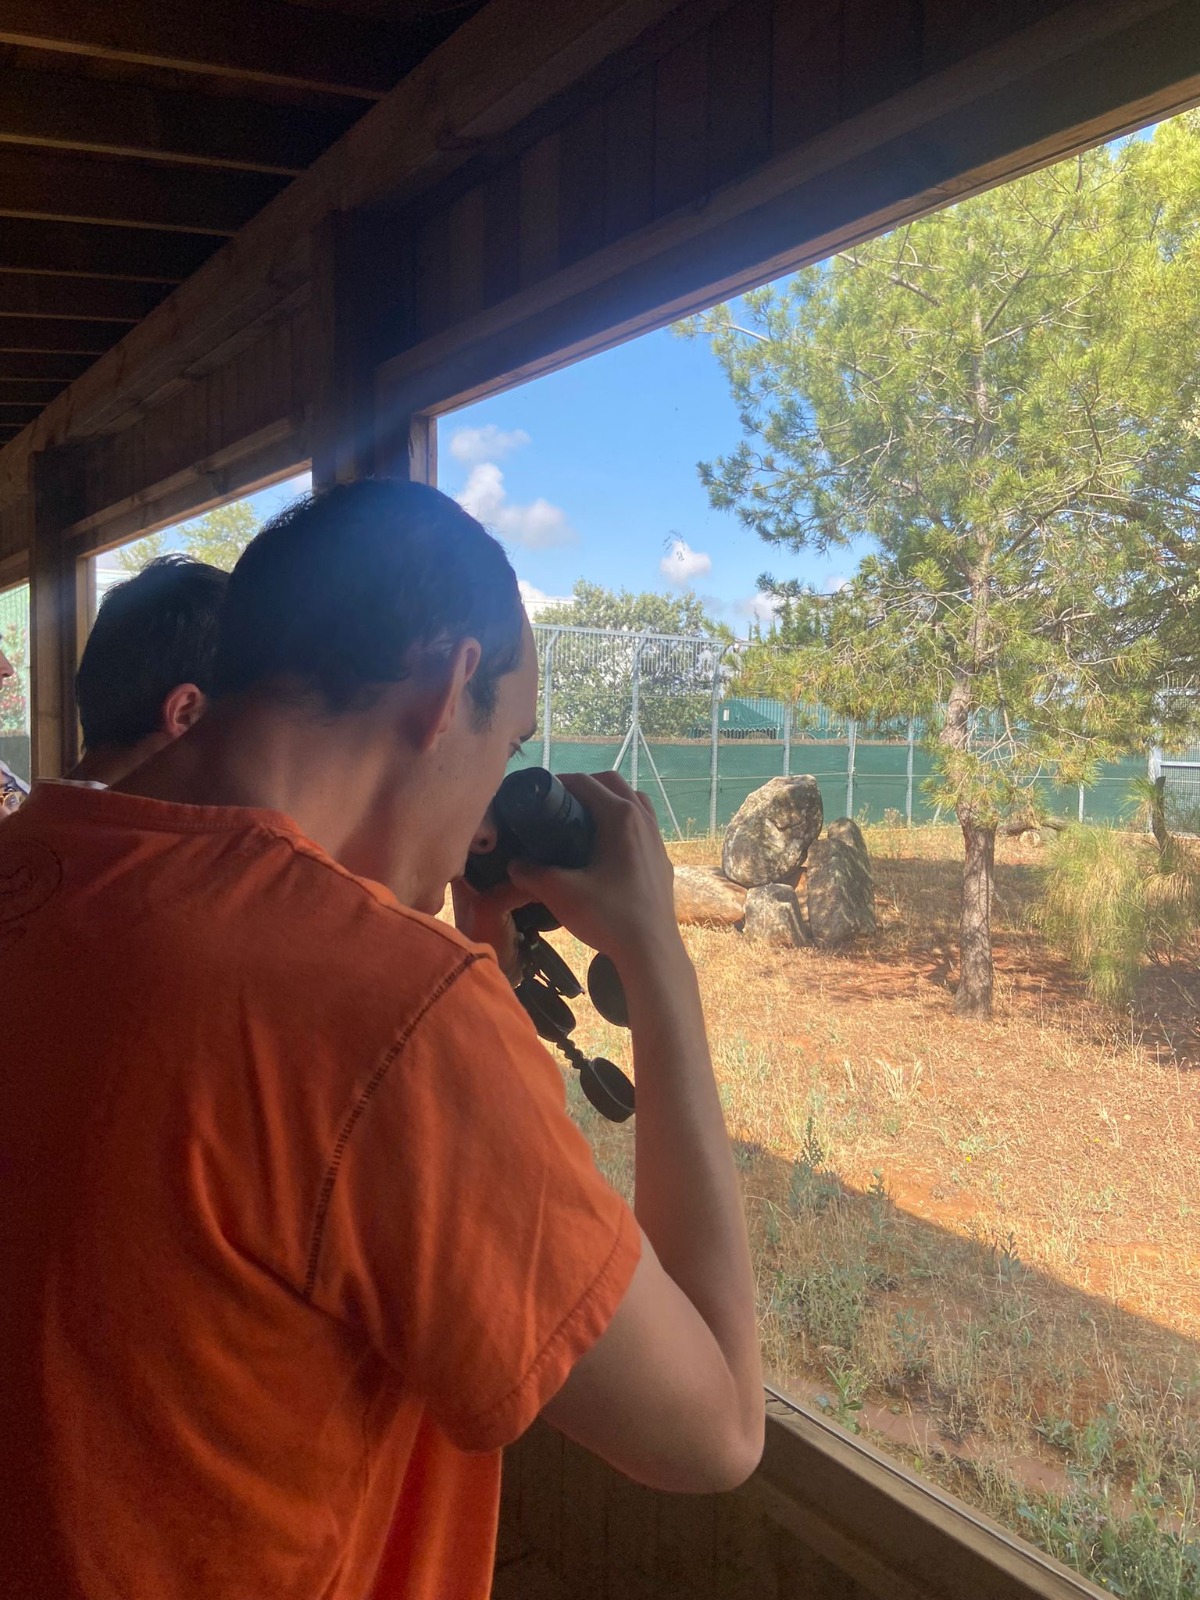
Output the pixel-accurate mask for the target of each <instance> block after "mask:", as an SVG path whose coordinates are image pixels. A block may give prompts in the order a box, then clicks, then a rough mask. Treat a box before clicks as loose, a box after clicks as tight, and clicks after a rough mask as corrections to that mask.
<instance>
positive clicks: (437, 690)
mask: <svg viewBox="0 0 1200 1600" xmlns="http://www.w3.org/2000/svg"><path fill="white" fill-rule="evenodd" d="M482 656H483V647H482V646H481V645H480V643H479V640H478V639H460V640H459V641H458V642H457V644H455V645H454V646H453V648H452V649H451V650H450V651H448V652H447V653H446V654H445V655H440V654H437V655H433V654H431V655H430V656H428V657H426V659H425V662H424V663H423V664H422V666H420V667H419V668H418V670H417V672H416V673H415V674H414V677H415V678H416V679H417V680H418V682H419V685H420V689H421V693H420V695H419V706H420V711H419V717H420V726H419V727H418V728H417V729H416V730H415V732H416V744H417V748H418V749H420V750H432V749H433V747H434V746H435V745H436V744H437V742H438V740H439V739H441V737H442V735H443V734H444V733H446V732H447V731H448V730H449V729H450V728H451V727H452V726H453V725H454V720H455V718H456V717H457V716H458V714H459V708H460V707H461V705H462V702H463V697H464V696H465V695H466V694H467V692H468V686H469V684H470V682H471V679H472V678H473V677H474V676H475V674H476V673H477V672H478V671H479V662H480V660H481V658H482Z"/></svg>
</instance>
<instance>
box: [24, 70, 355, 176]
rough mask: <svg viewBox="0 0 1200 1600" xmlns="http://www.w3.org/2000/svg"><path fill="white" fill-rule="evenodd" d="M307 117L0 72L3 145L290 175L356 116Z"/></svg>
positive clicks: (143, 88)
mask: <svg viewBox="0 0 1200 1600" xmlns="http://www.w3.org/2000/svg"><path fill="white" fill-rule="evenodd" d="M356 104H357V110H355V111H353V112H352V111H350V109H349V103H348V105H347V107H346V108H345V109H340V108H339V109H337V110H328V111H313V110H309V109H306V108H305V107H303V106H276V105H263V104H261V103H260V102H256V101H253V100H242V99H238V98H233V97H229V98H223V99H221V100H215V99H213V98H212V97H211V96H208V95H200V94H186V93H183V92H176V91H172V90H163V89H159V88H151V87H149V86H147V85H145V84H132V83H110V82H108V81H106V80H102V79H98V78H69V79H67V78H64V77H63V75H62V74H61V73H57V72H55V73H51V72H24V71H20V70H14V69H11V68H10V69H7V70H5V71H4V72H3V73H0V145H3V144H15V145H23V146H32V147H35V148H37V147H42V148H46V149H52V150H82V151H89V152H91V153H93V154H96V155H108V156H136V157H138V158H139V159H141V160H145V161H170V162H182V163H186V164H188V165H191V166H201V167H221V168H224V169H226V170H228V171H240V172H271V173H278V174H280V175H281V176H284V177H295V176H296V174H297V173H300V172H303V171H304V169H305V168H306V167H308V166H310V165H311V164H312V163H313V162H314V161H315V160H316V159H317V157H318V156H319V155H320V154H321V151H322V150H324V149H326V148H327V146H329V145H331V144H332V143H333V141H334V140H335V139H337V138H339V137H340V135H341V134H343V133H344V132H345V131H346V129H347V128H348V127H349V125H350V123H351V122H353V120H354V118H355V117H356V116H358V115H359V114H360V113H361V111H362V105H361V103H359V102H356Z"/></svg>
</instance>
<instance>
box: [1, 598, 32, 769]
mask: <svg viewBox="0 0 1200 1600" xmlns="http://www.w3.org/2000/svg"><path fill="white" fill-rule="evenodd" d="M0 651H2V652H3V653H4V656H5V657H6V659H7V660H8V662H9V664H10V665H11V666H12V667H13V668H14V669H15V672H14V675H13V677H12V678H9V679H8V680H6V682H4V683H0V761H3V762H4V763H5V765H6V766H8V767H10V768H11V769H12V770H13V772H15V773H16V774H17V776H18V777H19V778H23V779H24V781H25V782H26V783H28V782H29V779H30V770H29V768H30V761H29V585H28V584H27V583H22V584H18V585H17V586H16V587H15V588H13V589H5V590H4V591H3V592H0Z"/></svg>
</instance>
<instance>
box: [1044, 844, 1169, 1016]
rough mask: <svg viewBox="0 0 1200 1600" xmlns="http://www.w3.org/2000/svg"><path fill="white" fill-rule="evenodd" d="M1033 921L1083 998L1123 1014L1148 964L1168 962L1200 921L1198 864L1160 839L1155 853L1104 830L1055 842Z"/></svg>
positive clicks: (1148, 846)
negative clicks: (1075, 977) (1080, 986)
mask: <svg viewBox="0 0 1200 1600" xmlns="http://www.w3.org/2000/svg"><path fill="white" fill-rule="evenodd" d="M1042 890H1043V896H1042V901H1041V904H1040V905H1039V907H1038V908H1037V910H1036V912H1035V913H1034V915H1035V920H1036V921H1037V923H1038V926H1039V927H1040V928H1041V930H1042V932H1043V933H1044V934H1045V935H1046V937H1047V939H1049V941H1050V942H1051V944H1053V945H1055V946H1056V947H1057V948H1058V949H1059V950H1061V951H1062V953H1063V954H1064V955H1065V956H1066V957H1067V959H1068V960H1069V961H1070V963H1071V965H1072V966H1073V967H1074V968H1075V971H1076V972H1078V973H1079V975H1080V977H1082V978H1086V979H1087V985H1088V991H1089V993H1090V994H1091V995H1092V996H1093V997H1094V998H1095V999H1097V1000H1101V1001H1104V1002H1105V1003H1106V1004H1108V1005H1115V1006H1127V1005H1128V1004H1129V1002H1130V1000H1131V999H1132V998H1133V990H1134V985H1135V983H1136V982H1137V975H1138V972H1139V971H1140V970H1141V968H1142V966H1143V964H1144V963H1145V962H1146V961H1147V960H1153V961H1159V962H1168V961H1171V960H1173V959H1174V958H1175V956H1176V955H1178V954H1179V953H1180V951H1181V950H1182V949H1183V947H1184V946H1186V945H1187V944H1188V943H1189V941H1190V940H1191V939H1192V938H1193V937H1194V935H1195V932H1196V928H1197V922H1198V920H1200V859H1198V857H1197V855H1196V854H1195V853H1194V852H1192V851H1191V850H1190V849H1189V847H1188V846H1186V845H1185V844H1183V843H1181V842H1180V841H1179V840H1177V839H1175V838H1173V837H1172V836H1170V835H1166V836H1165V838H1164V839H1163V842H1162V845H1161V847H1160V848H1155V847H1154V846H1153V845H1152V844H1151V843H1150V842H1149V841H1148V840H1142V839H1139V838H1137V837H1136V836H1131V835H1129V834H1120V833H1116V832H1114V831H1113V830H1112V829H1109V828H1097V827H1074V828H1067V829H1066V830H1064V832H1063V833H1062V834H1060V836H1059V838H1058V841H1057V843H1056V844H1055V845H1054V847H1053V850H1052V851H1051V854H1050V860H1049V863H1048V865H1047V867H1046V869H1045V871H1044V874H1043V884H1042Z"/></svg>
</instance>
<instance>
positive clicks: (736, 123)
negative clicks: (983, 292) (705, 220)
mask: <svg viewBox="0 0 1200 1600" xmlns="http://www.w3.org/2000/svg"><path fill="white" fill-rule="evenodd" d="M1064 3H1065V0H1008V3H1000V0H996V3H994V4H989V5H973V4H970V3H967V0H808V3H803V4H802V3H799V0H734V3H732V4H729V3H726V4H723V5H720V4H713V3H707V4H702V3H696V4H693V5H691V6H689V7H686V8H683V10H682V11H681V12H680V13H679V14H677V15H676V16H675V17H674V18H672V19H669V20H668V22H666V23H663V24H660V26H659V27H658V28H657V29H655V30H654V31H653V33H652V34H651V35H649V36H647V37H646V38H645V39H644V40H643V41H641V43H640V45H639V47H638V48H637V49H635V50H632V51H629V52H627V53H626V55H625V56H624V57H623V58H622V60H621V61H620V62H618V63H615V64H610V65H609V66H608V67H606V68H605V69H602V70H601V71H599V72H597V73H595V74H593V76H592V79H591V80H590V82H589V84H587V85H583V86H580V90H579V92H578V93H577V94H576V96H575V99H576V100H578V101H581V102H583V103H581V104H578V105H577V106H576V107H574V108H573V109H572V108H571V106H569V105H566V106H564V104H563V103H562V102H561V101H560V102H559V103H558V104H557V105H556V106H553V107H551V108H548V111H547V113H546V114H545V115H543V116H541V117H539V118H535V119H532V120H531V123H530V124H529V126H527V127H526V128H525V129H524V130H522V131H521V133H520V134H519V136H514V137H513V138H511V139H510V140H509V141H508V144H509V146H510V148H509V150H508V153H507V154H504V153H503V152H502V151H501V152H497V151H491V152H489V154H488V156H487V158H486V160H484V161H481V162H479V163H476V164H474V165H473V166H470V167H468V168H466V169H464V171H463V172H462V173H459V174H457V175H456V177H455V178H454V180H452V182H451V183H450V184H447V185H445V186H444V187H443V188H442V189H441V190H440V191H438V192H437V193H436V194H435V195H432V196H427V197H425V198H424V199H422V200H420V201H418V202H417V203H416V204H415V205H414V206H413V207H411V208H410V209H409V211H408V212H407V213H406V215H405V219H404V230H405V232H406V233H407V234H409V235H410V236H411V238H412V242H413V253H414V260H413V273H414V280H415V281H414V284H413V290H412V321H411V326H410V327H409V328H408V330H407V337H406V340H405V343H406V344H416V343H419V342H421V341H423V340H425V339H429V338H432V337H434V336H436V335H437V334H439V333H443V332H444V331H446V330H447V329H449V328H451V327H453V326H454V325H455V324H456V323H459V322H461V321H463V320H464V319H465V318H467V317H470V316H473V315H476V314H478V313H480V312H483V311H486V310H487V309H489V308H490V307H492V306H494V305H497V304H499V303H500V302H501V301H503V300H505V299H507V298H508V297H509V296H510V295H512V294H513V293H515V292H517V291H518V290H521V289H528V288H530V287H532V286H533V285H536V284H537V283H539V282H541V281H542V280H543V279H545V278H547V277H549V276H551V275H552V274H554V273H555V272H558V271H560V270H561V269H563V268H565V267H569V266H571V265H572V264H573V263H575V262H578V261H580V260H582V259H583V258H584V257H586V256H588V255H590V254H592V253H593V252H594V251H596V250H598V249H600V248H602V247H603V246H605V245H608V244H612V243H614V242H615V241H617V240H620V239H623V238H626V237H628V235H629V234H631V233H632V232H634V231H635V230H636V229H638V228H640V227H643V226H645V225H646V224H649V223H652V222H655V221H658V220H660V219H662V218H664V217H666V216H669V215H670V214H671V213H673V212H677V211H679V210H681V209H685V208H687V207H689V206H691V207H694V206H697V205H701V204H705V203H707V202H708V200H709V199H710V198H711V196H712V195H713V193H714V191H716V190H718V189H720V188H721V187H722V186H723V185H726V184H731V183H735V182H737V181H738V180H739V179H742V178H744V177H745V176H746V175H747V174H749V173H751V172H752V171H754V170H755V169H756V168H758V167H760V166H761V165H762V164H763V163H764V162H766V161H768V160H770V159H772V158H773V157H776V156H780V155H785V154H787V153H788V152H791V151H794V150H795V149H797V148H798V147H799V146H800V145H802V144H804V143H805V142H806V141H807V140H809V139H811V138H812V137H814V136H815V135H817V134H819V133H821V132H823V131H825V130H827V129H829V128H832V127H834V126H835V125H836V124H837V123H839V122H841V121H844V120H845V119H847V118H849V117H851V116H854V115H856V114H857V113H859V112H861V111H863V110H865V109H866V108H868V107H869V106H872V105H874V104H877V103H878V102H880V101H883V100H885V99H887V98H888V97H889V96H891V95H894V94H896V93H898V92H899V91H901V90H903V89H905V88H908V87H909V86H910V85H913V84H915V83H917V82H918V81H919V80H920V79H921V78H923V77H925V76H927V75H928V74H930V73H932V72H936V71H939V70H941V69H943V68H945V67H947V66H950V65H952V64H953V63H954V62H955V61H957V60H960V59H962V58H963V57H965V56H967V55H969V54H971V53H972V52H974V51H977V50H979V49H981V48H983V47H985V46H986V45H988V44H990V43H993V42H995V41H996V40H998V39H1002V38H1004V37H1005V36H1006V35H1008V34H1010V33H1012V32H1013V31H1015V30H1016V29H1017V28H1019V27H1022V26H1024V25H1026V24H1028V23H1030V22H1034V21H1037V20H1039V19H1040V18H1042V17H1045V16H1048V15H1049V14H1050V13H1052V12H1054V11H1056V10H1059V9H1061V7H1062V5H1063V4H1064ZM542 130H544V131H542ZM481 166H483V167H485V168H486V171H485V172H484V173H483V175H482V176H481V175H480V170H479V169H480V167H481Z"/></svg>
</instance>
